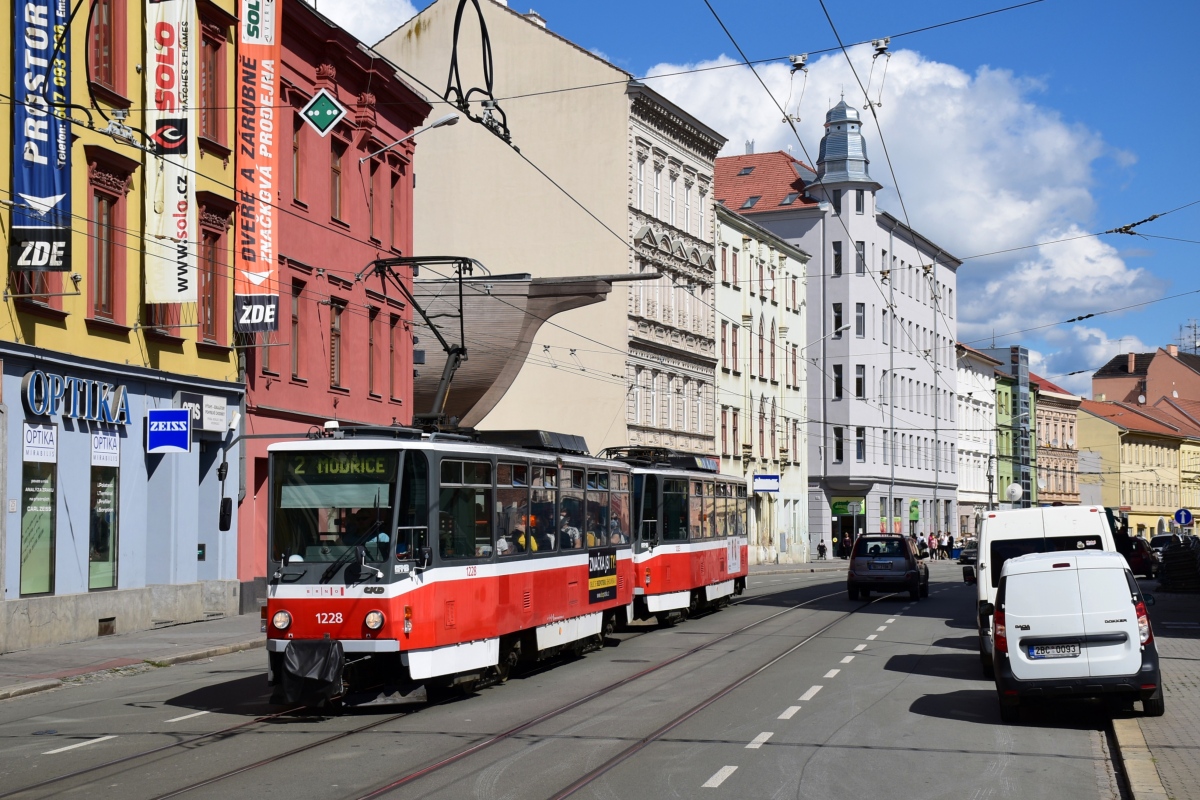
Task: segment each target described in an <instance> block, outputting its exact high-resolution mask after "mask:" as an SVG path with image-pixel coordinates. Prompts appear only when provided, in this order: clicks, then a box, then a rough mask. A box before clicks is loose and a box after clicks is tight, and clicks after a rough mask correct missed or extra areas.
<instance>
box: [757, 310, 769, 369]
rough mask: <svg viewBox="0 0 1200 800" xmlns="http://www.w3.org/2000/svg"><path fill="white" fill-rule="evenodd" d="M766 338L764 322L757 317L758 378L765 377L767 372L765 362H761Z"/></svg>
mask: <svg viewBox="0 0 1200 800" xmlns="http://www.w3.org/2000/svg"><path fill="white" fill-rule="evenodd" d="M766 338H767V325H766V321H765V320H764V319H763V318H762V317H759V318H758V377H760V378H762V377H765V376H766V374H767V371H766V366H767V365H766V362H765V361H764V360H763V343H764V341H765V340H766Z"/></svg>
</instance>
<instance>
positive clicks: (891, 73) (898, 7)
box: [319, 0, 1200, 392]
mask: <svg viewBox="0 0 1200 800" xmlns="http://www.w3.org/2000/svg"><path fill="white" fill-rule="evenodd" d="M441 1H442V2H454V0H441ZM488 1H489V2H490V0H488ZM711 2H712V3H713V5H714V7H715V8H716V9H717V11H718V13H719V14H720V15H721V17H722V19H723V20H724V21H725V23H726V25H728V26H729V28H730V30H731V32H732V33H733V35H734V36H735V37H736V38H737V40H738V43H739V44H740V45H741V46H742V48H743V49H744V50H745V52H746V53H747V55H748V56H749V57H750V58H751V59H762V58H772V57H780V56H786V55H788V54H790V53H804V52H808V53H815V52H816V51H819V50H823V49H825V48H830V47H834V46H835V45H836V40H835V38H834V36H833V33H832V31H831V29H830V26H829V23H828V22H827V21H826V19H825V16H824V14H823V13H822V10H821V7H820V4H819V3H818V2H816V0H791V1H790V2H782V1H780V2H776V1H775V0H763V1H758V2H734V0H711ZM516 3H517V0H514V3H513V7H514V9H515V10H518V11H522V12H524V11H527V10H529V8H530V7H531V6H532V7H533V8H536V10H537V11H538V12H539V13H540V14H542V16H544V17H545V18H546V20H547V22H548V25H549V27H550V29H551V30H553V31H554V32H556V33H558V34H560V35H562V36H565V37H566V38H568V39H571V40H572V41H574V42H576V43H577V44H579V45H581V46H582V47H585V48H588V49H591V50H594V51H596V52H598V53H600V54H603V55H604V57H606V58H608V59H609V60H610V61H612V62H613V63H614V64H616V65H618V66H620V67H622V68H624V69H626V70H628V71H630V72H632V73H634V74H636V75H639V76H641V75H647V74H659V73H666V72H674V71H677V70H679V69H688V68H691V67H694V66H696V65H712V64H716V63H721V62H722V60H724V61H726V62H734V61H737V60H738V56H737V53H736V51H735V50H734V48H733V46H732V45H731V44H730V42H729V40H728V38H726V36H725V34H724V33H723V32H722V30H721V29H720V27H719V26H718V24H717V23H716V21H715V20H714V18H713V17H712V15H711V14H710V13H709V11H708V8H707V7H706V6H705V4H704V2H703V0H657V1H656V2H650V3H647V2H645V0H640V2H634V1H633V0H606V2H604V3H581V2H578V0H536V2H533V0H521V1H520V4H519V5H517V4H516ZM827 3H828V7H829V11H830V13H831V15H832V16H833V20H834V22H835V23H836V24H837V26H838V31H839V33H840V34H841V36H842V39H843V41H845V42H847V43H849V42H855V41H862V40H868V39H873V38H878V37H881V36H886V35H890V34H895V33H899V32H903V31H908V30H912V29H915V28H920V27H923V26H926V25H931V24H936V23H939V22H944V21H948V20H952V19H956V18H959V17H964V16H968V15H971V14H975V13H980V12H984V11H989V10H992V9H995V8H1000V7H1003V6H1005V5H1008V4H1009V3H1006V2H1004V0H988V1H981V0H958V1H957V2H943V1H942V0H925V2H921V3H896V2H894V0H893V2H877V1H876V0H861V1H860V2H855V3H845V2H836V0H827ZM426 5H428V3H425V2H418V3H416V4H415V7H416V8H417V9H419V8H422V7H424V6H426ZM319 8H320V10H321V11H322V12H324V13H326V14H328V15H330V16H331V17H332V18H334V19H335V20H338V21H340V22H342V23H343V24H345V25H346V26H347V27H348V28H349V29H350V30H351V31H352V32H354V33H356V34H357V35H358V36H360V38H362V39H364V40H367V41H373V40H375V39H377V38H379V32H381V31H382V32H386V31H387V30H390V27H389V26H390V25H391V24H393V23H395V24H398V23H399V22H400V21H402V20H403V19H404V18H406V17H407V16H408V15H409V14H411V13H412V10H413V6H412V5H410V4H409V3H407V2H405V0H320V2H319ZM368 20H369V22H368ZM381 21H383V22H384V24H382V25H381V24H380V22H381ZM1197 28H1200V3H1196V2H1194V0H1192V2H1154V3H1138V4H1130V3H1117V2H1110V1H1109V0H1099V1H1093V2H1071V1H1069V0H1044V2H1041V3H1037V4H1035V5H1031V6H1028V7H1025V8H1020V9H1016V10H1012V11H1007V12H1004V13H1001V14H996V15H993V16H989V17H986V18H983V19H980V20H976V21H971V22H965V23H961V24H957V25H953V26H949V27H944V28H940V29H937V30H933V31H928V32H924V33H918V34H914V35H911V36H905V37H902V38H895V39H893V41H892V44H891V51H892V53H893V56H892V59H891V61H890V62H889V63H888V77H887V83H886V84H885V85H884V88H883V94H882V101H883V106H882V107H881V108H880V109H879V113H880V121H881V125H882V128H883V134H884V136H885V137H886V139H887V142H888V149H889V151H890V153H891V155H892V161H893V166H894V167H895V169H896V172H897V177H898V179H899V184H900V190H901V192H902V193H903V195H904V199H905V201H906V205H907V207H908V213H909V217H910V219H911V222H912V224H913V226H914V227H915V228H917V229H918V230H920V231H921V232H922V233H925V234H927V235H929V236H930V237H931V238H932V239H934V240H935V241H937V242H938V243H939V244H942V245H944V246H946V247H947V248H948V249H949V250H951V251H952V252H954V253H955V255H957V256H960V257H966V256H972V255H976V254H979V253H985V252H990V251H992V250H999V249H1006V248H1010V247H1020V246H1023V245H1029V244H1035V243H1038V242H1046V241H1048V240H1050V239H1054V238H1062V237H1070V236H1079V235H1081V234H1085V233H1091V232H1095V231H1102V230H1106V229H1109V228H1113V227H1116V226H1119V225H1123V224H1127V223H1131V222H1135V221H1137V220H1140V219H1143V218H1145V217H1147V216H1149V215H1151V214H1154V213H1161V212H1164V211H1167V210H1169V209H1172V208H1175V207H1177V206H1181V205H1184V204H1186V203H1189V202H1192V201H1194V200H1200V185H1198V183H1197V181H1196V178H1197V177H1198V175H1197V173H1198V172H1200V169H1198V167H1197V165H1198V163H1200V162H1198V161H1197V158H1196V156H1195V155H1194V145H1195V142H1196V141H1197V134H1196V129H1197V121H1198V120H1197V117H1198V116H1200V112H1197V111H1196V107H1195V102H1194V99H1193V98H1192V97H1191V92H1190V91H1189V84H1191V83H1193V82H1192V81H1189V80H1188V79H1187V78H1186V77H1185V76H1187V75H1188V74H1190V72H1191V70H1193V69H1194V65H1193V62H1194V59H1195V50H1194V48H1193V47H1192V46H1191V45H1192V40H1193V39H1194V32H1195V31H1196V30H1197ZM852 58H853V59H854V61H855V64H856V65H857V66H858V67H859V69H860V74H861V75H862V77H863V80H864V81H865V80H866V79H867V75H868V73H869V71H870V69H871V65H872V59H871V57H870V51H869V49H868V48H859V49H857V50H853V51H852ZM881 63H882V62H876V64H875V67H876V70H877V71H876V72H875V74H874V79H873V88H872V90H871V95H872V97H873V98H874V97H876V96H877V88H878V77H879V72H878V70H879V68H880V66H881ZM784 64H786V62H776V63H774V64H771V65H767V66H764V67H762V68H760V73H761V74H762V75H763V77H764V79H765V80H766V81H767V83H768V85H769V86H771V88H772V89H773V91H775V92H777V93H778V94H779V97H778V99H779V100H780V101H781V102H783V101H784V100H785V99H786V97H787V95H788V94H789V92H791V93H792V96H793V105H794V104H795V103H794V101H795V98H796V96H797V94H798V92H799V88H800V81H801V79H802V77H803V76H802V75H797V76H795V77H794V78H793V77H792V76H790V74H789V71H788V69H787V68H786V66H784ZM793 81H795V82H794V83H793ZM651 85H652V86H654V87H655V88H656V89H658V90H659V91H661V92H663V93H664V94H666V95H667V96H669V97H671V98H672V99H674V100H676V101H677V102H679V103H680V104H681V105H682V106H683V107H684V108H686V109H688V110H689V111H691V112H692V113H693V114H695V115H696V116H697V117H699V118H701V119H702V120H704V121H705V122H707V123H708V124H710V125H711V126H712V127H714V128H716V129H717V130H719V131H721V132H722V133H724V134H726V135H727V136H728V137H729V138H730V143H729V145H727V146H726V150H725V152H724V154H726V155H729V154H734V153H740V152H743V149H744V142H745V140H746V139H748V138H753V139H754V140H755V141H756V149H757V150H758V151H759V152H761V151H763V150H765V149H778V148H784V147H786V146H788V145H789V144H790V145H791V146H792V147H793V153H794V154H795V155H796V156H797V157H798V158H802V159H803V158H804V154H803V152H802V148H801V147H800V145H799V144H798V143H797V142H796V141H795V138H794V137H793V136H792V135H791V132H790V131H789V130H788V129H787V128H786V127H785V126H784V125H782V123H781V121H780V115H779V113H778V111H777V110H776V109H775V107H774V105H773V104H772V102H771V100H770V98H769V97H768V96H767V94H766V93H765V92H764V91H763V89H762V88H761V86H759V85H758V84H757V82H756V81H755V79H754V77H753V76H752V75H751V74H750V73H749V71H748V70H747V69H746V68H745V67H740V66H734V67H732V68H729V69H721V70H713V71H709V72H703V73H695V74H692V75H684V76H675V77H664V78H660V79H658V80H655V81H652V82H651ZM843 87H844V89H845V91H846V96H847V99H848V100H851V101H853V102H856V103H857V104H858V105H860V106H861V105H862V102H863V98H862V93H861V91H859V90H858V88H857V86H856V85H855V84H854V79H853V77H852V76H851V74H850V72H849V70H848V68H847V66H846V60H845V58H844V56H842V55H841V54H840V53H832V54H828V55H824V56H817V55H814V56H812V57H811V59H810V71H809V73H808V83H807V86H806V88H805V95H804V100H803V102H802V104H801V106H800V108H799V115H800V116H801V118H802V122H801V125H800V132H801V138H802V141H803V144H804V147H806V148H807V150H808V152H809V153H811V154H812V155H813V157H815V155H816V147H817V144H818V142H819V138H820V122H821V121H822V119H823V114H824V111H825V110H826V108H827V101H828V100H832V101H833V102H836V100H837V95H838V92H839V91H840V89H841V88H843ZM497 93H498V94H501V95H502V93H503V89H502V87H497ZM789 111H794V109H793V108H789ZM864 113H865V112H864ZM864 129H865V130H867V131H868V147H869V152H870V155H871V158H872V165H871V169H872V174H873V176H874V177H875V178H876V179H877V180H879V181H880V182H881V183H883V184H885V186H886V187H887V188H886V189H885V191H884V192H883V193H881V195H880V203H881V205H882V206H884V207H885V208H887V209H888V210H890V211H892V212H893V213H896V214H897V215H899V213H900V209H899V204H898V202H897V201H896V193H895V190H894V186H893V182H892V180H891V178H890V176H889V175H888V172H887V164H886V162H885V160H884V158H883V152H882V149H881V147H880V146H879V141H878V134H877V132H875V130H874V129H873V126H872V125H871V124H870V123H868V124H867V125H864ZM585 202H586V201H585ZM1138 230H1140V231H1142V232H1144V233H1147V234H1154V235H1156V236H1167V237H1178V238H1184V239H1194V240H1200V204H1197V205H1195V206H1192V207H1191V208H1188V209H1184V210H1182V211H1178V212H1176V213H1173V214H1171V215H1169V216H1167V217H1164V218H1163V219H1161V220H1157V221H1155V222H1152V223H1147V224H1145V225H1143V226H1141V227H1140V228H1139V229H1138ZM1198 255H1200V244H1188V243H1179V242H1171V241H1167V240H1164V239H1144V238H1141V237H1133V236H1118V235H1109V236H1102V237H1099V238H1086V237H1085V238H1080V239H1075V240H1074V241H1072V242H1067V243H1063V244H1056V245H1043V246H1041V247H1038V248H1032V249H1027V250H1020V251H1016V252H1013V253H1008V254H1003V255H999V256H992V257H989V258H981V259H972V260H968V261H967V262H966V264H964V266H963V267H962V268H961V269H960V271H959V284H960V297H961V298H962V300H961V302H960V315H959V316H960V320H961V321H962V328H961V330H960V336H959V338H960V339H963V340H966V341H972V340H978V339H979V338H981V337H986V336H990V332H991V331H992V330H993V329H994V330H995V332H996V333H997V342H998V343H1009V342H1016V341H1020V342H1021V343H1023V344H1026V345H1027V346H1029V347H1030V349H1031V350H1033V351H1034V352H1035V354H1036V355H1035V364H1036V365H1037V369H1038V371H1039V372H1041V373H1042V374H1044V375H1046V376H1051V377H1055V379H1056V380H1057V382H1059V383H1062V384H1063V385H1065V386H1068V387H1069V388H1072V389H1074V390H1076V391H1080V392H1086V391H1087V389H1088V386H1089V381H1088V379H1087V376H1086V375H1081V376H1074V377H1067V376H1065V373H1067V372H1071V371H1075V370H1088V369H1094V368H1096V367H1098V366H1100V365H1101V364H1102V363H1103V362H1104V361H1106V360H1107V359H1108V358H1109V357H1111V356H1112V355H1115V354H1116V353H1118V352H1121V351H1123V350H1128V349H1130V348H1131V347H1132V348H1135V349H1149V348H1152V347H1154V346H1158V345H1165V344H1167V343H1169V342H1174V341H1175V340H1176V338H1177V337H1178V335H1179V325H1180V324H1181V323H1185V322H1187V321H1188V320H1189V319H1190V318H1193V317H1200V294H1195V295H1191V296H1188V297H1184V298H1180V299H1176V300H1169V301H1166V302H1161V303H1155V304H1151V305H1147V306H1145V307H1143V308H1140V309H1134V310H1130V311H1125V312H1122V313H1119V314H1106V315H1101V316H1097V317H1093V318H1091V319H1088V320H1085V321H1083V322H1080V323H1075V324H1072V325H1066V326H1056V327H1045V328H1041V329H1039V330H1036V331H1028V332H1025V333H1022V334H1020V335H1018V336H1009V337H1003V336H1002V334H1004V333H1006V332H1009V331H1016V330H1020V329H1024V328H1031V327H1035V326H1043V325H1049V324H1050V323H1054V322H1058V321H1061V320H1066V319H1069V318H1073V317H1077V316H1081V315H1085V314H1089V313H1096V312H1101V311H1106V310H1108V309H1113V308H1117V307H1120V306H1125V305H1128V304H1130V303H1138V302H1146V301H1150V300H1154V299H1156V298H1159V297H1163V296H1166V295H1171V294H1176V293H1179V292H1183V291H1187V290H1191V289H1200V271H1197V270H1196V269H1194V268H1193V264H1194V263H1195V261H1196V258H1197V256H1198Z"/></svg>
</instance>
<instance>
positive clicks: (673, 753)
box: [0, 564, 1120, 800]
mask: <svg viewBox="0 0 1200 800" xmlns="http://www.w3.org/2000/svg"><path fill="white" fill-rule="evenodd" d="M932 572H933V574H932V579H931V584H932V585H931V590H932V591H931V594H930V597H929V598H928V599H924V600H921V601H919V602H911V601H909V600H908V598H907V595H904V596H903V597H899V596H898V597H894V598H893V597H884V598H877V599H875V600H874V601H873V602H871V603H869V604H867V603H862V602H850V601H849V600H848V599H847V597H846V593H845V591H844V584H843V581H842V579H841V576H840V575H838V574H836V573H801V574H794V575H770V576H762V577H757V578H752V583H751V588H750V590H749V591H748V592H747V594H746V595H745V596H744V597H743V598H741V600H740V601H739V602H737V603H736V604H735V605H733V606H731V607H729V608H726V609H724V610H722V611H719V612H716V613H712V614H708V615H706V616H703V617H700V618H697V619H692V620H689V621H688V622H686V623H683V624H681V625H678V626H676V627H675V628H671V629H656V628H652V627H646V628H641V629H638V630H636V631H632V632H629V633H626V634H622V635H621V636H620V637H619V644H617V645H616V646H609V647H605V648H604V649H603V650H601V651H598V652H593V653H590V654H588V655H586V656H585V657H583V658H581V659H575V660H571V661H564V662H557V663H554V664H550V665H546V666H545V667H544V668H539V669H537V670H534V671H531V672H528V673H526V674H523V675H519V676H514V677H513V679H512V680H510V681H509V682H508V683H507V684H504V685H500V686H493V687H489V688H486V689H482V690H480V691H479V692H477V693H476V694H473V695H470V696H465V697H461V698H456V699H453V700H450V701H447V702H444V703H442V704H439V705H435V706H430V707H426V708H421V709H419V710H416V711H415V712H408V713H401V712H400V710H399V709H390V710H386V711H379V710H375V711H372V712H370V713H366V712H360V713H354V714H346V715H342V716H332V717H330V716H317V715H313V714H303V713H300V714H294V713H285V714H283V715H281V716H277V717H275V718H273V719H270V720H266V721H258V720H259V719H260V718H261V717H263V716H265V715H269V714H275V713H278V712H279V711H280V709H278V708H272V707H270V706H268V705H267V704H266V701H267V696H268V692H267V687H266V681H265V677H264V673H265V670H264V664H263V661H264V656H263V654H262V652H261V651H258V652H247V653H238V654H235V655H230V656H224V657H221V658H217V659H213V660H211V661H208V662H199V663H195V664H187V665H180V666H175V667H170V668H166V669H156V670H151V671H148V672H144V673H141V674H137V675H132V676H123V677H112V678H108V679H104V678H96V679H90V680H87V681H83V682H80V683H78V684H73V685H69V686H67V687H64V688H63V689H60V690H57V691H54V692H49V693H45V694H41V695H33V696H29V697H21V698H15V699H12V700H8V701H4V702H2V703H0V798H3V797H8V796H14V797H21V798H36V797H59V796H70V795H72V794H74V795H77V796H87V797H119V798H122V800H134V799H135V798H160V797H165V796H171V795H172V794H173V793H175V792H178V791H180V790H187V791H186V796H189V797H214V798H215V797H229V796H242V797H255V798H280V800H295V799H296V798H306V797H331V798H342V797H345V798H361V797H364V796H366V795H369V794H371V793H372V792H374V791H376V790H378V789H380V788H381V787H386V786H388V785H390V784H393V783H395V782H397V781H398V780H402V779H404V778H405V776H411V775H412V774H413V773H414V772H415V771H417V770H421V769H423V768H426V767H429V766H430V765H436V764H439V763H440V762H443V761H444V760H445V759H447V757H450V756H453V755H455V754H458V753H461V752H462V751H463V750H465V749H466V748H469V747H472V746H478V745H480V744H484V745H487V746H485V747H482V748H481V749H479V750H478V751H477V752H474V753H473V754H470V755H468V756H466V757H463V758H461V759H459V760H457V761H454V762H453V763H449V764H446V765H445V766H442V767H440V768H437V769H433V770H431V771H429V772H428V773H427V774H424V775H421V776H419V777H415V778H413V779H411V780H409V781H408V782H405V783H403V785H399V786H397V787H396V788H394V789H393V790H391V791H390V792H389V793H387V794H386V795H383V796H388V797H436V798H447V799H448V798H486V799H487V800H492V799H493V798H496V799H499V798H553V797H559V796H564V791H565V790H574V793H573V794H571V795H570V796H572V797H581V798H668V797H680V798H694V797H712V798H722V797H738V798H746V797H754V798H758V797H762V798H768V797H771V798H773V797H795V798H822V799H824V798H856V799H857V798H864V797H899V798H973V799H977V800H982V799H983V798H988V797H996V798H1008V797H1019V798H1022V800H1033V798H1052V799H1053V800H1072V799H1073V798H1089V800H1092V799H1094V798H1105V800H1108V798H1117V797H1119V796H1120V795H1119V792H1118V790H1117V788H1116V781H1115V779H1114V777H1113V771H1112V766H1111V761H1110V754H1109V752H1108V747H1107V744H1106V739H1105V735H1104V730H1105V727H1106V724H1107V718H1106V716H1105V714H1104V709H1103V708H1102V707H1101V706H1100V705H1099V704H1097V703H1092V702H1087V701H1068V702H1061V703H1053V704H1050V703H1048V704H1046V705H1043V706H1039V707H1035V708H1032V709H1030V710H1028V712H1027V713H1026V716H1025V718H1024V720H1023V721H1022V723H1021V724H1020V725H1017V726H1006V725H1003V724H1001V722H1000V718H999V712H998V708H997V704H996V698H995V691H994V688H993V685H992V684H991V683H990V682H986V681H984V680H983V678H982V674H981V672H980V669H979V664H978V658H977V656H976V653H975V634H974V626H973V622H972V616H971V614H972V607H973V604H974V594H973V590H972V589H971V588H970V587H967V586H965V585H963V584H962V583H961V582H960V581H961V574H960V571H959V569H958V568H957V566H955V565H952V564H948V565H937V564H935V565H934V566H933V571H932ZM756 622H757V623H759V624H757V625H755V626H754V627H751V628H749V629H747V630H745V631H742V632H740V633H737V634H736V635H733V636H729V637H727V638H724V639H723V640H720V641H716V640H718V639H719V638H720V637H721V636H723V635H725V634H729V633H731V632H734V631H738V630H739V629H741V628H743V627H744V626H747V625H750V624H752V623H756ZM714 641H715V643H714V644H712V645H711V646H707V647H705V646H704V645H706V644H708V643H710V642H714ZM691 651H694V652H691ZM680 655H682V656H683V657H682V658H679V659H678V660H677V661H675V662H674V663H671V664H669V665H668V666H666V667H662V668H660V669H653V668H654V667H656V666H658V665H660V664H662V662H664V661H667V660H668V659H671V658H674V657H677V656H680ZM606 689H607V690H606ZM604 690H606V691H604ZM593 693H595V696H594V697H592V698H590V699H587V700H585V701H584V702H577V701H579V700H580V699H581V698H585V697H587V696H588V695H590V694H593ZM572 703H576V705H574V707H571V708H567V709H565V710H564V708H563V707H564V706H568V705H570V704H572ZM553 712H558V713H553ZM541 715H548V716H547V718H545V719H543V720H542V721H540V722H536V723H535V724H532V725H528V726H526V727H523V728H521V729H520V730H518V731H516V732H515V733H512V735H509V736H506V737H502V738H499V739H497V738H496V736H497V734H501V733H503V732H511V731H513V729H514V728H518V727H519V726H523V725H525V724H526V723H529V722H530V721H531V720H534V719H535V718H537V717H539V716H541ZM235 725H242V727H240V728H237V729H235V730H230V731H225V729H227V728H230V727H231V726H235ZM218 731H225V732H223V733H220V734H219V735H215V736H208V737H206V738H199V737H204V736H205V735H206V734H211V733H214V732H218ZM305 747H306V748H307V749H304V750H302V751H299V752H297V751H298V750H299V748H305ZM154 748H162V749H160V750H159V751H158V752H155V753H150V754H147V751H150V750H152V749H154ZM280 756H283V757H280ZM122 758H124V759H128V760H126V761H124V762H121V763H117V764H111V763H110V762H113V761H114V760H117V759H122ZM260 762H265V763H260ZM236 770H242V771H240V772H237V774H232V775H230V774H227V773H230V772H234V771H236ZM75 772H81V773H82V774H79V775H75V776H74V777H70V775H71V773H75ZM214 778H219V780H215V781H213V779H214ZM209 781H213V782H209ZM47 782H48V783H47ZM39 783H41V784H44V785H42V786H40V787H37V788H32V789H29V790H28V791H21V790H22V788H23V787H31V786H33V785H34V784H39Z"/></svg>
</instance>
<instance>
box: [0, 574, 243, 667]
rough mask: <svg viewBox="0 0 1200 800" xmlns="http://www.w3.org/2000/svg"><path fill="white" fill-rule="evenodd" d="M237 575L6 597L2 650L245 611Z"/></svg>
mask: <svg viewBox="0 0 1200 800" xmlns="http://www.w3.org/2000/svg"><path fill="white" fill-rule="evenodd" d="M240 593H241V586H240V585H239V583H238V582H237V581H231V580H214V581H199V582H197V583H186V584H178V585H175V584H157V585H153V586H146V587H143V588H141V589H117V590H114V591H108V592H90V593H88V594H65V595H55V596H52V597H27V598H22V599H20V600H8V601H5V602H0V653H10V652H13V651H15V650H28V649H30V648H33V647H45V646H46V645H52V644H63V643H66V642H79V641H84V640H86V639H95V638H96V637H97V636H99V635H102V634H103V635H107V634H116V633H132V632H133V631H141V630H148V629H150V628H156V627H161V626H164V625H171V624H178V623H181V622H198V621H200V620H204V619H211V618H212V617H222V616H232V615H235V614H237V613H239V611H240V598H239V595H240Z"/></svg>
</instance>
